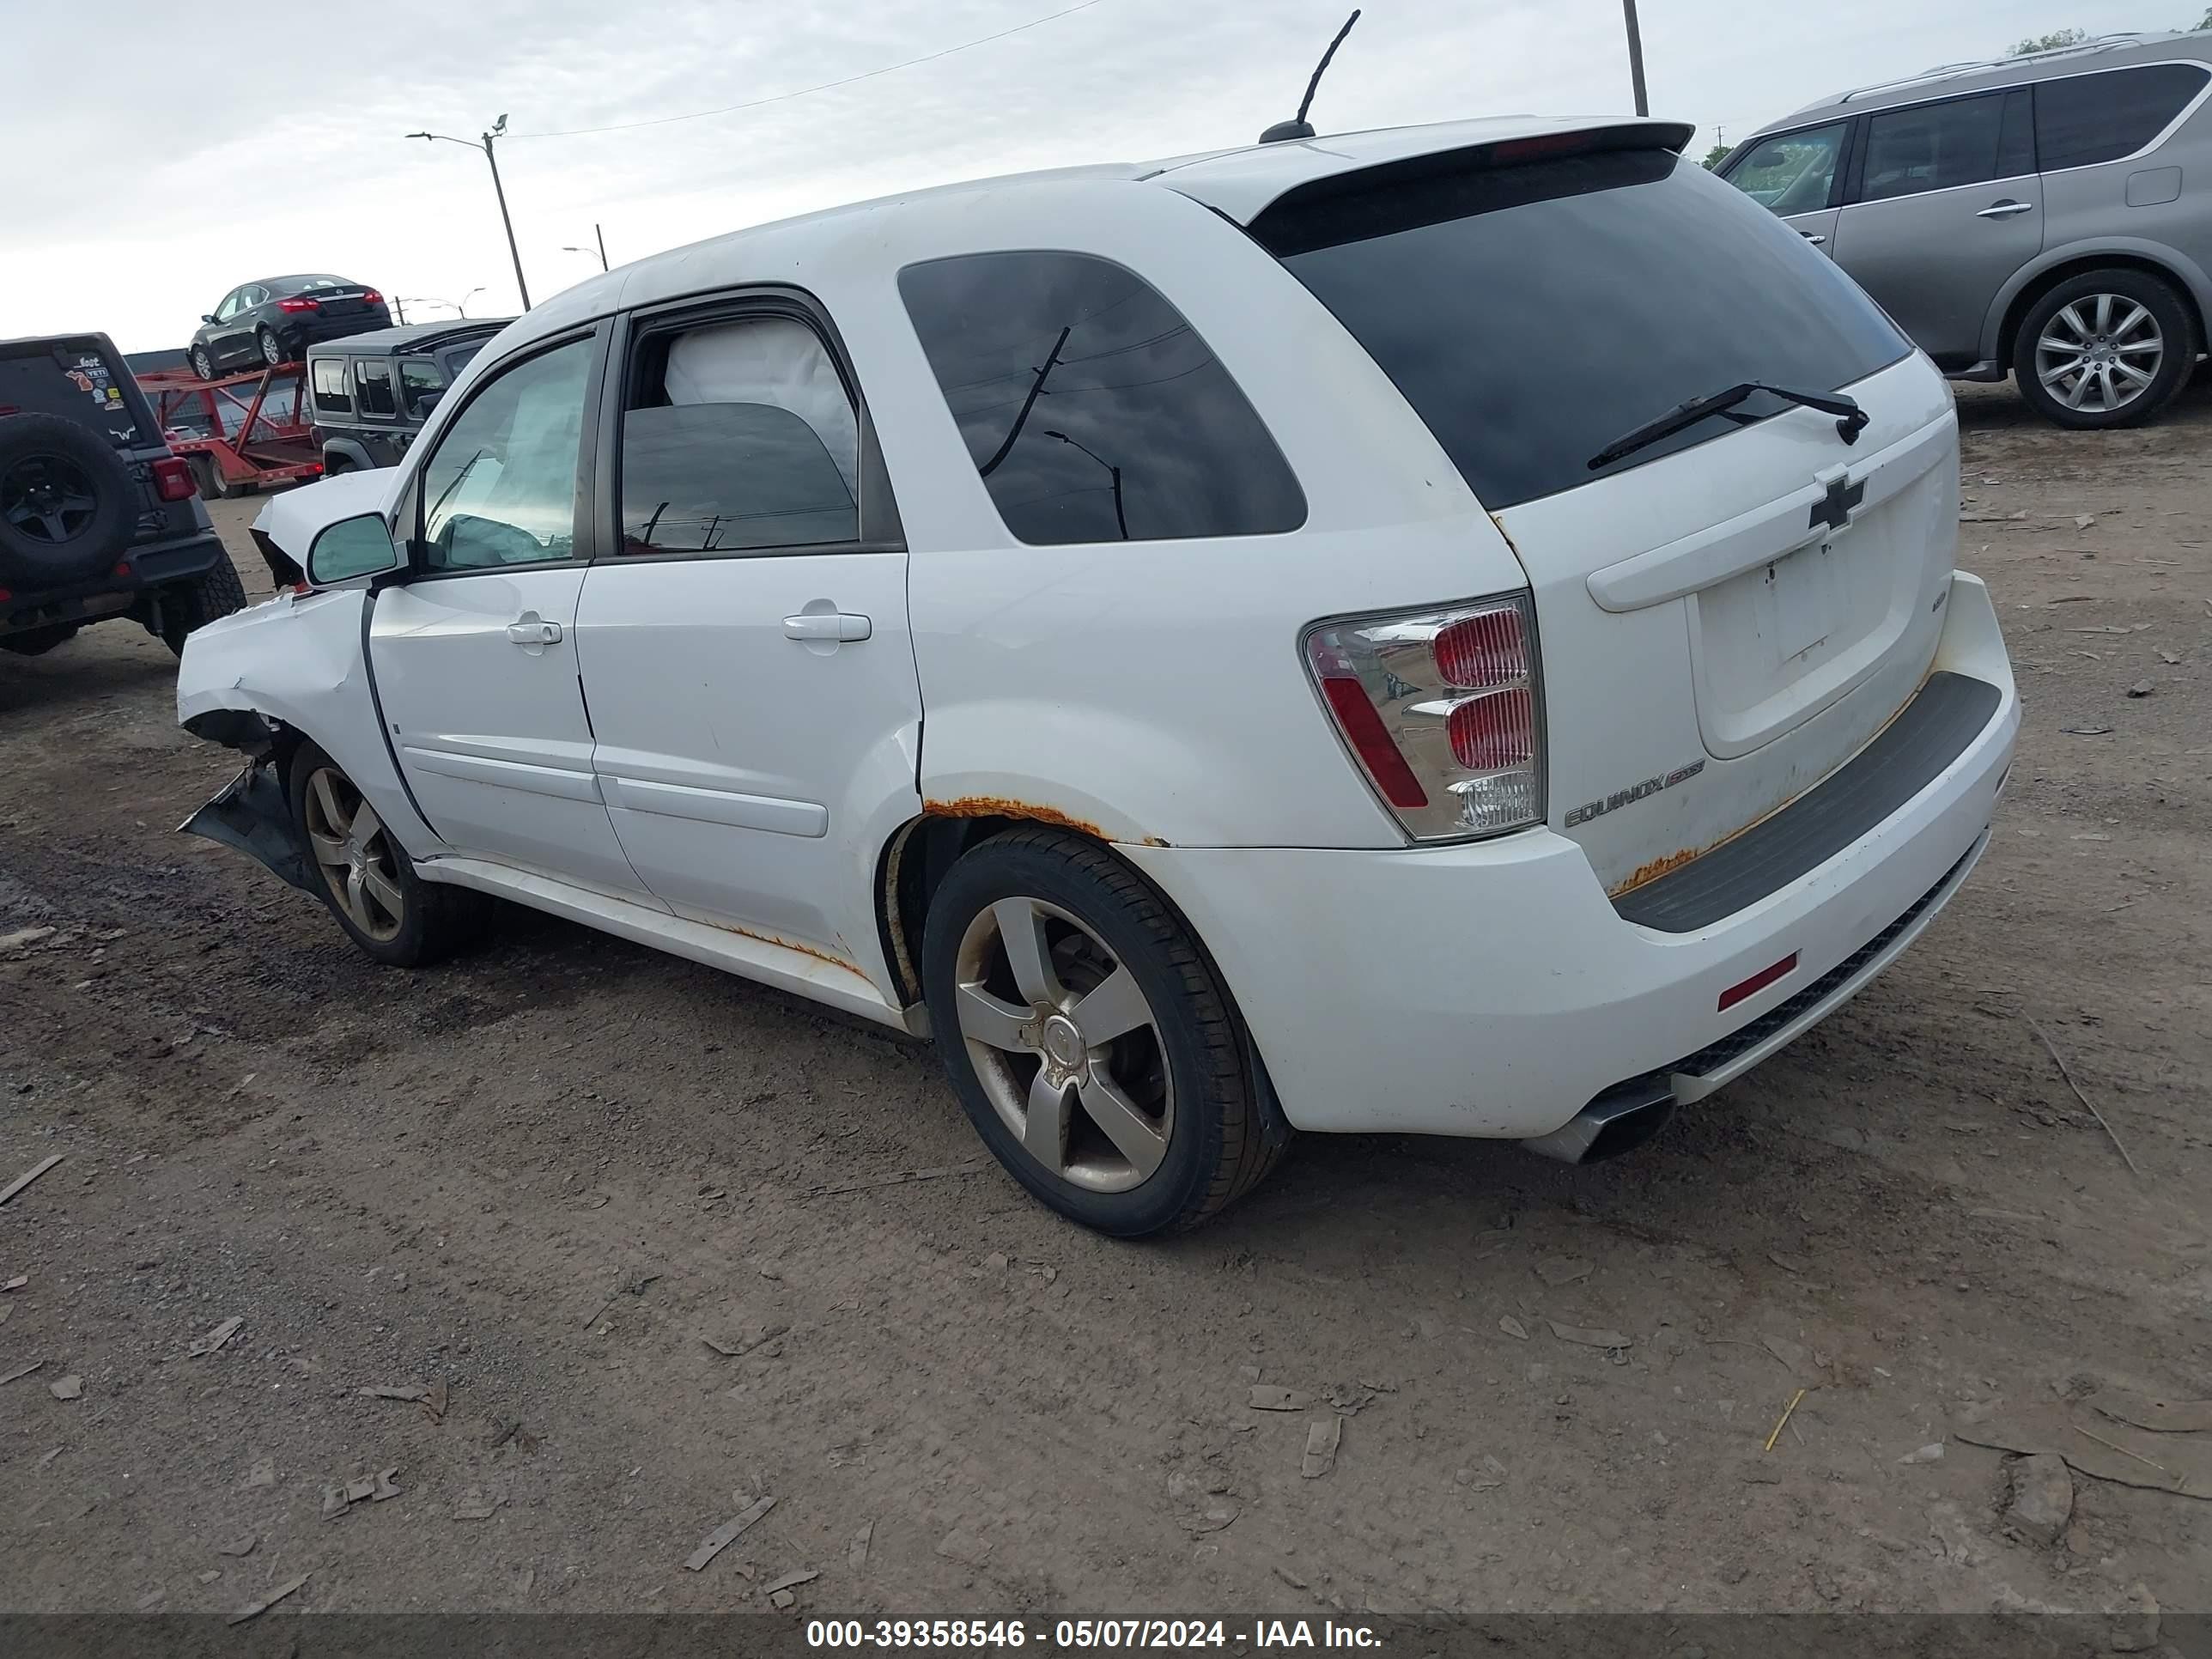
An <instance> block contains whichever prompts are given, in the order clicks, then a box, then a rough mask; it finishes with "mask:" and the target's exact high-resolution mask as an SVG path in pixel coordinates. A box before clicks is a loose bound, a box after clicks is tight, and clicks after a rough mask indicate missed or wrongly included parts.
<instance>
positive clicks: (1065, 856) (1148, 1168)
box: [922, 829, 1289, 1238]
mask: <svg viewBox="0 0 2212 1659" xmlns="http://www.w3.org/2000/svg"><path fill="white" fill-rule="evenodd" d="M922 987H923V994H924V996H925V998H926V1000H927V1003H928V1006H929V1018H930V1025H931V1029H932V1030H933V1031H934V1032H935V1033H936V1034H937V1044H938V1049H939V1054H940V1055H941V1056H942V1058H943V1061H944V1065H945V1075H946V1077H947V1078H948V1079H949V1080H950V1081H951V1085H952V1088H953V1091H954V1092H955V1093H956V1094H957V1095H958V1096H959V1097H960V1103H961V1105H962V1106H963V1108H964V1109H966V1111H967V1113H968V1117H969V1121H970V1122H971V1123H973V1124H974V1125H975V1132H976V1133H977V1134H979V1135H980V1136H981V1137H982V1140H983V1144H984V1145H985V1146H987V1147H989V1148H990V1150H991V1152H992V1153H993V1154H994V1156H995V1157H996V1158H998V1159H999V1161H1000V1163H1002V1164H1005V1165H1006V1168H1007V1170H1008V1171H1009V1172H1010V1173H1012V1176H1014V1178H1015V1179H1016V1180H1017V1181H1018V1182H1021V1184H1022V1185H1023V1186H1024V1187H1025V1188H1028V1189H1029V1191H1030V1193H1031V1194H1033V1195H1034V1196H1036V1198H1038V1199H1040V1200H1042V1201H1043V1202H1044V1203H1046V1204H1047V1205H1049V1206H1051V1207H1052V1208H1053V1209H1054V1210H1057V1211H1059V1212H1060V1214H1062V1215H1064V1216H1066V1217H1067V1218H1069V1219H1071V1220H1073V1221H1079V1222H1080V1223H1082V1224H1083V1225H1085V1226H1086V1227H1091V1228H1095V1229H1097V1231H1100V1232H1103V1233H1108V1234H1111V1235H1113V1236H1115V1237H1123V1238H1133V1237H1141V1236H1143V1235H1146V1234H1149V1233H1157V1232H1165V1231H1181V1230H1182V1229H1185V1228H1188V1227H1193V1226H1195V1225H1198V1224H1199V1223H1200V1222H1201V1221H1204V1220H1206V1219H1207V1218H1210V1217H1212V1215H1214V1214H1216V1213H1217V1212H1219V1211H1220V1210H1222V1209H1224V1208H1225V1207H1226V1206H1228V1205H1229V1204H1230V1203H1231V1202H1232V1201H1234V1200H1236V1199H1237V1198H1239V1197H1242V1196H1243V1194H1245V1193H1246V1192H1248V1191H1249V1190H1250V1188H1252V1187H1254V1186H1255V1185H1256V1184H1257V1183H1258V1182H1259V1181H1260V1179H1261V1176H1264V1175H1266V1174H1267V1171H1268V1170H1270V1169H1272V1168H1273V1165H1274V1163H1275V1160H1276V1158H1278V1157H1279V1155H1280V1153H1281V1152H1282V1149H1283V1147H1284V1146H1285V1143H1286V1142H1287V1141H1288V1139H1289V1131H1288V1127H1287V1126H1286V1125H1285V1124H1284V1123H1283V1121H1282V1120H1281V1116H1280V1114H1279V1111H1278V1110H1276V1109H1274V1108H1273V1104H1272V1097H1271V1096H1269V1095H1267V1093H1266V1091H1265V1090H1264V1087H1263V1085H1262V1084H1261V1081H1260V1080H1259V1079H1256V1078H1255V1075H1254V1067H1253V1066H1252V1065H1251V1063H1250V1060H1249V1045H1248V1043H1247V1041H1246V1037H1245V1034H1244V1030H1243V1022H1242V1021H1241V1020H1240V1019H1239V1018H1238V1017H1237V1012H1236V1008H1235V1005H1234V1004H1233V1003H1232V1002H1231V1000H1230V996H1229V993H1228V991H1227V989H1226V988H1225V987H1224V986H1223V985H1222V984H1221V982H1220V980H1219V977H1218V975H1217V974H1216V973H1215V971H1214V969H1213V965H1212V963H1211V962H1210V961H1209V960H1208V959H1207V958H1206V954H1205V952H1204V951H1202V950H1201V949H1200V947H1199V945H1198V942H1197V941H1196V940H1195V939H1194V938H1192V936H1191V934H1190V933H1189V930H1188V928H1187V927H1185V926H1184V924H1183V922H1182V920H1181V918H1180V917H1178V916H1177V915H1176V914H1175V913H1174V912H1173V910H1171V909H1170V908H1169V906H1168V904H1167V902H1166V901H1165V900H1164V898H1163V897H1162V896H1161V895H1160V894H1159V893H1158V891H1157V890H1155V889H1153V888H1152V886H1151V885H1150V884H1148V883H1146V881H1145V880H1144V879H1143V878H1141V877H1140V876H1139V875H1138V874H1137V873H1136V872H1135V871H1133V870H1132V869H1130V868H1129V866H1127V865H1126V864H1124V863H1123V862H1122V861H1121V860H1120V859H1119V858H1117V857H1115V855H1114V854H1112V853H1111V852H1110V851H1109V850H1108V849H1107V848H1103V847H1100V846H1099V845H1097V843H1096V842H1090V841H1086V840H1085V839H1083V838H1082V837H1080V836H1073V835H1067V834H1063V833H1061V832H1060V831H1057V830H1048V829H1015V830H1010V831H1008V832H1007V833H1006V834H1004V835H1000V836H994V837H993V838H991V839H990V840H988V841H986V842H982V843H981V844H980V845H978V846H976V847H974V848H970V849H969V851H968V852H967V853H966V854H964V855H963V857H962V858H961V859H960V860H959V862H958V863H957V864H955V865H954V866H953V867H952V869H951V871H950V872H948V873H947V874H946V876H945V880H944V881H943V883H942V884H940V885H939V888H938V890H937V892H936V894H935V896H934V897H933V899H932V900H931V902H930V908H929V916H928V920H927V923H926V924H925V927H924V932H923V936H922Z"/></svg>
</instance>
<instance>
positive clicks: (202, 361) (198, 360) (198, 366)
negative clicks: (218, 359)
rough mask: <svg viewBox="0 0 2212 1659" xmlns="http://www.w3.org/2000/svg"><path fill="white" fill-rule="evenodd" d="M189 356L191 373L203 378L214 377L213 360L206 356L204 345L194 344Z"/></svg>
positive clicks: (210, 378) (209, 378)
mask: <svg viewBox="0 0 2212 1659" xmlns="http://www.w3.org/2000/svg"><path fill="white" fill-rule="evenodd" d="M191 356H192V373H193V374H197V375H198V376H199V377H200V379H202V380H213V379H215V360H214V359H213V358H212V357H210V356H208V349H207V348H206V347H205V346H204V345H196V346H194V347H193V348H192V352H191Z"/></svg>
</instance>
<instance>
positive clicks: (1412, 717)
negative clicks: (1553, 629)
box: [1306, 594, 1544, 841]
mask: <svg viewBox="0 0 2212 1659" xmlns="http://www.w3.org/2000/svg"><path fill="white" fill-rule="evenodd" d="M1528 605H1529V601H1528V596H1527V595H1525V594H1516V595H1515V596H1513V597H1511V598H1510V599H1490V600H1484V601H1479V602H1477V603H1474V604H1471V605H1453V606H1449V607H1448V608H1443V609H1437V610H1432V611H1414V612H1410V613H1408V612H1399V613H1395V614H1392V615H1389V616H1377V617H1354V618H1352V619H1351V620H1349V621H1346V622H1340V623H1327V624H1324V625H1323V626H1322V627H1319V628H1316V629H1314V630H1313V631H1312V632H1311V633H1310V634H1309V635H1307V636H1306V665H1307V668H1308V670H1309V671H1310V672H1311V673H1312V675H1313V677H1314V680H1315V683H1316V685H1317V686H1318V687H1319V689H1320V690H1321V694H1322V700H1323V702H1326V703H1327V704H1328V711H1329V713H1330V714H1332V715H1334V717H1335V720H1336V725H1337V730H1338V731H1339V732H1340V733H1341V734H1342V736H1343V738H1344V742H1345V746H1346V748H1347V749H1349V750H1351V751H1352V756H1353V757H1354V758H1355V759H1356V760H1358V763H1359V764H1360V766H1361V768H1362V769H1364V771H1365V772H1366V774H1367V775H1368V777H1369V778H1370V780H1371V781H1372V782H1373V784H1374V786H1375V790H1376V793H1377V794H1379V795H1381V796H1382V797H1383V800H1384V802H1385V803H1386V804H1387V805H1389V807H1390V809H1391V810H1392V811H1393V812H1395V814H1396V815H1397V817H1398V821H1399V823H1401V824H1402V825H1403V826H1404V827H1405V829H1406V830H1407V833H1408V834H1409V835H1411V836H1413V837H1414V838H1415V839H1416V840H1421V841H1442V840H1450V839H1460V838H1463V837H1466V836H1481V835H1496V834H1498V833H1501V832H1502V831H1504V830H1508V829H1524V828H1526V827H1527V826H1528V825H1529V824H1532V823H1540V822H1541V821H1542V818H1543V816H1544V780H1543V743H1542V733H1541V707H1540V705H1539V703H1538V701H1537V696H1536V684H1537V681H1536V671H1535V629H1534V620H1533V617H1531V615H1530V612H1529V609H1528Z"/></svg>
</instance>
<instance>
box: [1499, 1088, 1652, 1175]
mask: <svg viewBox="0 0 2212 1659" xmlns="http://www.w3.org/2000/svg"><path fill="white" fill-rule="evenodd" d="M1673 1118H1674V1085H1673V1083H1672V1082H1671V1081H1670V1080H1669V1079H1668V1078H1667V1077H1666V1076H1665V1075H1664V1074H1657V1075H1654V1076H1651V1077H1640V1078H1636V1079H1632V1080H1631V1081H1630V1082H1627V1083H1620V1084H1616V1085H1613V1087H1612V1088H1610V1089H1607V1091H1605V1092H1604V1093H1603V1094H1601V1095H1600V1096H1599V1097H1597V1098H1596V1099H1595V1100H1593V1101H1592V1102H1590V1103H1589V1105H1587V1106H1585V1107H1583V1109H1582V1110H1581V1111H1579V1112H1577V1113H1576V1114H1575V1115H1573V1116H1572V1117H1571V1118H1569V1119H1568V1120H1567V1121H1565V1123H1563V1124H1561V1125H1560V1126H1559V1127H1558V1128H1556V1129H1554V1130H1553V1131H1552V1133H1549V1134H1547V1135H1536V1136H1534V1137H1532V1138H1531V1139H1527V1140H1524V1141H1522V1143H1521V1144H1522V1146H1525V1147H1527V1148H1528V1150H1529V1151H1530V1152H1534V1153H1537V1154H1538V1155H1540V1156H1541V1157H1544V1158H1557V1159H1558V1160H1559V1162H1560V1163H1562V1164H1597V1163H1601V1162H1602V1161H1603V1160H1605V1159H1607V1158H1619V1157H1620V1155H1621V1154H1622V1153H1624V1152H1634V1151H1635V1150H1636V1149H1637V1148H1638V1146H1643V1145H1644V1142H1646V1141H1648V1140H1650V1139H1651V1138H1652V1137H1653V1136H1654V1135H1656V1134H1657V1133H1659V1132H1660V1131H1661V1130H1662V1129H1663V1128H1665V1127H1667V1125H1668V1122H1669V1121H1672V1120H1673Z"/></svg>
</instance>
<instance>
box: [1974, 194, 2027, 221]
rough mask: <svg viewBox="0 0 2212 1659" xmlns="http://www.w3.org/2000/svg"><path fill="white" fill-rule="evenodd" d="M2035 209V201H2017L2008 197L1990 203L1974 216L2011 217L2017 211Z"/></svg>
mask: <svg viewBox="0 0 2212 1659" xmlns="http://www.w3.org/2000/svg"><path fill="white" fill-rule="evenodd" d="M2034 211H2035V204H2034V203H2033V202H2015V201H2013V200H2011V199H2009V198H2008V199H2006V200H2004V201H2002V202H1992V203H1990V204H1989V206H1987V207H1985V208H1984V209H1983V210H1981V211H1980V212H1979V213H1977V214H1976V215H1975V216H1974V217H1976V218H1977V219H2009V218H2011V217H2012V216H2013V215H2014V214H2015V213H2033V212H2034Z"/></svg>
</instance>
